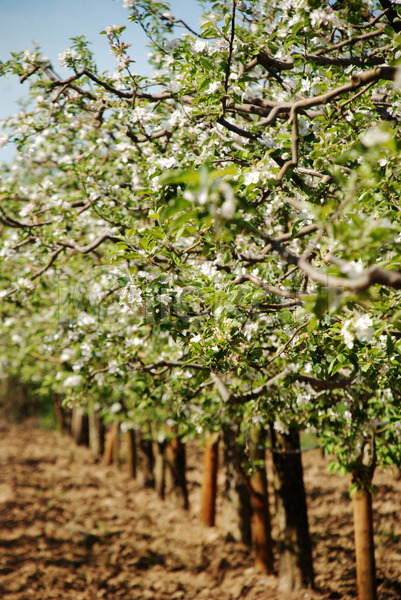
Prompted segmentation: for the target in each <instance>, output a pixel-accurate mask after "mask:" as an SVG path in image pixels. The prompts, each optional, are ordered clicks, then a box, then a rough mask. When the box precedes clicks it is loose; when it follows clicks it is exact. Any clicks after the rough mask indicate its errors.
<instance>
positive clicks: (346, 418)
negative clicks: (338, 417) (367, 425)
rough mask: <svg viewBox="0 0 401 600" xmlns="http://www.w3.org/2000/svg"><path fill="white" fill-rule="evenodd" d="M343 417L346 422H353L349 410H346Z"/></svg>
mask: <svg viewBox="0 0 401 600" xmlns="http://www.w3.org/2000/svg"><path fill="white" fill-rule="evenodd" d="M343 416H344V419H345V420H346V421H352V413H351V412H350V411H349V410H346V411H345V412H344V415H343Z"/></svg>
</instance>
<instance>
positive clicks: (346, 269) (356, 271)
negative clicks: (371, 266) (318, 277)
mask: <svg viewBox="0 0 401 600" xmlns="http://www.w3.org/2000/svg"><path fill="white" fill-rule="evenodd" d="M363 269H364V266H363V262H361V261H358V262H357V261H355V260H352V261H351V262H349V263H345V264H344V265H341V272H342V273H345V274H346V275H348V276H349V277H351V279H355V277H358V276H359V275H361V273H363Z"/></svg>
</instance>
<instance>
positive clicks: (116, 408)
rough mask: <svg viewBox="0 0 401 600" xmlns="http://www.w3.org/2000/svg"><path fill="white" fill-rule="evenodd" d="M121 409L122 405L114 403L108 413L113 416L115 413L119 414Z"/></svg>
mask: <svg viewBox="0 0 401 600" xmlns="http://www.w3.org/2000/svg"><path fill="white" fill-rule="evenodd" d="M121 409H122V404H120V402H114V404H112V405H111V406H110V412H111V413H112V414H113V415H115V414H116V413H118V412H120V410H121Z"/></svg>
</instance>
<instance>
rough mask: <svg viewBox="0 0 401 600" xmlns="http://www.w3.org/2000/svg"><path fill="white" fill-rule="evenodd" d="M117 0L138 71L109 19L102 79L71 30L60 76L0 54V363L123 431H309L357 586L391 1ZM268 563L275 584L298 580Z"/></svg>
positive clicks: (374, 438) (384, 280)
mask: <svg viewBox="0 0 401 600" xmlns="http://www.w3.org/2000/svg"><path fill="white" fill-rule="evenodd" d="M125 5H126V6H127V8H128V9H129V15H130V17H129V18H130V20H132V21H134V22H136V23H137V24H139V25H140V26H141V27H143V29H144V30H145V32H146V33H147V35H148V37H149V40H150V46H151V55H150V61H151V64H152V65H153V68H154V72H153V74H152V76H151V77H150V78H144V77H140V76H138V75H136V74H135V61H134V57H131V56H130V54H129V44H127V43H126V42H125V41H124V40H125V38H126V33H125V31H124V30H125V28H124V27H123V26H109V27H107V28H106V29H105V31H104V32H103V33H104V34H105V36H106V37H107V39H108V42H109V44H110V48H111V51H112V53H113V54H114V55H115V57H116V59H117V68H116V71H115V72H114V73H100V72H99V70H98V68H97V66H96V62H95V58H94V57H93V55H92V54H91V52H90V50H89V47H88V45H87V43H86V41H85V40H84V39H83V38H77V39H75V41H74V42H73V44H72V46H71V48H70V49H68V50H67V51H65V52H64V53H63V54H62V56H61V57H60V60H61V62H62V64H63V65H66V66H68V67H70V69H71V75H70V76H69V77H67V78H65V79H62V78H60V77H59V76H58V75H57V71H56V70H55V68H54V67H53V66H52V65H51V64H50V63H49V62H48V61H47V60H46V59H44V58H43V57H42V56H41V54H40V51H39V50H38V49H35V50H34V51H26V52H25V53H24V52H21V53H17V54H15V55H14V56H13V58H12V59H11V60H10V61H9V62H7V63H3V64H2V66H1V70H2V72H3V73H8V72H12V73H17V74H18V75H19V76H20V79H21V82H23V83H27V84H29V85H30V92H29V100H28V101H27V104H26V106H24V108H23V110H22V111H21V112H20V113H19V114H18V115H16V116H13V117H10V118H9V119H7V120H6V121H5V122H4V127H5V133H4V135H3V136H2V138H1V139H2V141H3V142H5V141H6V140H7V138H8V136H9V137H10V138H11V139H12V140H13V141H14V143H16V144H17V147H18V150H19V152H18V154H17V156H16V159H15V161H14V162H13V163H12V164H11V165H3V167H2V175H3V177H2V184H1V190H0V193H1V205H0V221H1V224H2V239H1V249H0V255H1V257H2V261H3V269H2V274H1V280H0V284H1V291H0V295H1V297H2V299H3V306H2V313H3V316H4V318H3V320H2V325H1V328H2V350H1V352H2V363H3V368H4V369H5V370H9V371H10V370H12V369H15V370H21V369H22V370H24V369H25V370H27V369H28V371H27V375H28V376H30V375H31V373H32V372H34V371H35V369H36V372H37V373H39V374H40V377H43V378H44V380H43V382H44V383H43V385H48V386H50V387H52V388H53V389H56V390H59V391H60V390H61V389H63V391H64V393H65V394H66V398H67V399H68V398H69V399H74V400H76V401H79V402H82V403H85V402H87V398H88V397H90V395H89V390H90V394H91V395H92V397H93V398H95V399H96V402H98V403H99V404H100V405H102V407H103V410H104V411H105V412H107V411H108V410H111V411H112V412H113V411H120V410H121V411H123V414H124V419H125V420H126V422H127V423H128V422H130V421H132V422H138V420H139V421H140V420H141V419H146V418H149V417H150V418H151V419H156V420H157V421H159V423H163V422H166V421H168V422H169V423H170V425H171V426H172V427H174V428H175V429H176V430H177V431H179V430H181V431H182V430H188V428H192V430H193V431H198V432H200V431H202V430H205V429H206V430H207V429H213V427H214V426H215V424H216V422H217V423H219V424H220V425H222V424H223V423H224V422H225V421H229V420H230V419H233V418H235V419H237V420H238V419H239V420H240V421H241V423H242V430H243V431H244V432H246V431H248V430H249V428H250V427H255V426H258V427H264V428H270V427H271V428H272V432H273V434H272V439H274V437H278V436H282V439H281V441H280V442H279V443H280V445H281V446H282V447H286V444H288V443H289V441H290V440H291V439H295V446H296V444H297V443H298V442H297V440H296V438H297V435H298V433H297V432H298V431H299V430H302V429H309V430H311V431H313V432H314V433H315V434H316V435H317V436H318V437H319V438H320V440H321V444H322V445H323V446H324V447H325V448H326V450H327V451H328V452H330V453H331V454H333V455H335V457H336V459H337V463H336V464H337V467H338V468H341V469H342V470H343V471H344V472H350V473H351V474H352V477H353V492H354V495H353V499H354V500H353V502H354V511H355V524H356V553H357V577H358V594H359V598H360V599H361V600H362V599H363V600H367V599H372V598H375V597H376V591H375V590H376V587H375V580H374V553H373V537H372V519H371V492H372V479H373V474H374V469H375V467H376V465H386V464H391V463H394V462H396V463H398V464H399V461H400V458H401V457H400V437H401V431H400V416H401V415H400V403H399V400H400V375H399V365H400V362H401V356H400V341H399V340H400V337H401V333H400V329H401V327H400V316H399V310H398V300H399V293H400V292H399V290H400V289H401V271H400V249H401V237H400V233H401V222H400V217H399V207H398V197H399V189H400V185H399V173H400V142H399V121H400V109H399V102H398V98H399V91H398V89H399V85H400V79H401V78H400V70H399V67H398V66H397V65H398V63H399V58H400V49H399V36H398V34H399V32H400V30H401V25H400V23H401V21H400V16H399V14H398V13H397V3H396V2H390V1H387V0H386V1H384V0H383V1H380V2H378V1H371V2H363V1H360V0H354V1H353V2H348V3H344V2H340V1H337V2H327V3H326V2H325V3H321V2H315V1H314V0H309V1H307V0H286V1H284V0H282V1H274V0H262V1H259V2H251V1H246V2H242V1H241V2H240V1H236V0H231V1H229V0H220V1H216V2H212V3H204V5H205V10H206V12H205V16H204V18H203V20H202V23H201V25H200V28H199V29H197V30H195V29H193V28H192V27H191V26H190V25H188V24H187V23H185V22H183V21H182V20H181V19H180V18H179V15H173V14H172V13H171V12H170V8H169V6H168V4H167V3H166V2H158V1H154V0H138V1H136V0H126V1H125ZM174 36H176V37H174ZM10 349H11V352H10ZM41 359H44V360H43V361H42V362H40V363H39V364H40V365H41V366H40V367H39V366H38V360H39V361H40V360H41ZM46 360H51V361H52V362H51V368H49V363H46ZM55 365H58V368H57V369H55V368H54V366H55ZM150 382H151V383H150ZM95 390H96V392H95ZM113 407H114V408H113ZM155 415H157V416H156V417H155ZM294 435H295V438H294ZM290 451H294V447H291V448H289V452H290ZM301 479H302V477H301ZM299 485H300V486H302V481H301V482H299ZM288 514H289V513H287V516H288ZM304 517H305V519H306V514H305V515H304ZM364 519H365V520H364ZM306 524H307V521H306ZM287 526H289V523H287ZM298 533H299V532H298ZM283 535H285V534H284V533H283ZM283 545H285V544H284V543H283ZM289 560H290V563H291V560H292V564H291V568H290V574H288V572H285V571H286V568H287V567H286V564H287V565H288V561H286V560H284V559H283V561H282V564H281V565H280V568H282V569H283V572H282V580H283V582H284V583H283V585H284V586H287V587H296V586H299V585H312V583H313V570H312V568H311V564H310V563H308V564H307V565H305V564H301V563H302V561H301V562H300V561H298V562H297V559H296V558H295V559H294V557H292V559H291V557H290V559H289ZM287 571H288V569H287Z"/></svg>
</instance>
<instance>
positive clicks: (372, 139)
mask: <svg viewBox="0 0 401 600" xmlns="http://www.w3.org/2000/svg"><path fill="white" fill-rule="evenodd" d="M390 138H391V134H390V132H389V131H385V130H383V129H382V128H381V127H378V126H377V125H376V126H375V127H372V129H369V130H368V131H367V132H366V133H364V134H363V136H362V137H361V141H362V144H363V145H364V146H366V147H367V148H372V147H373V146H377V145H379V144H385V143H386V142H388V141H389V139H390Z"/></svg>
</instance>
